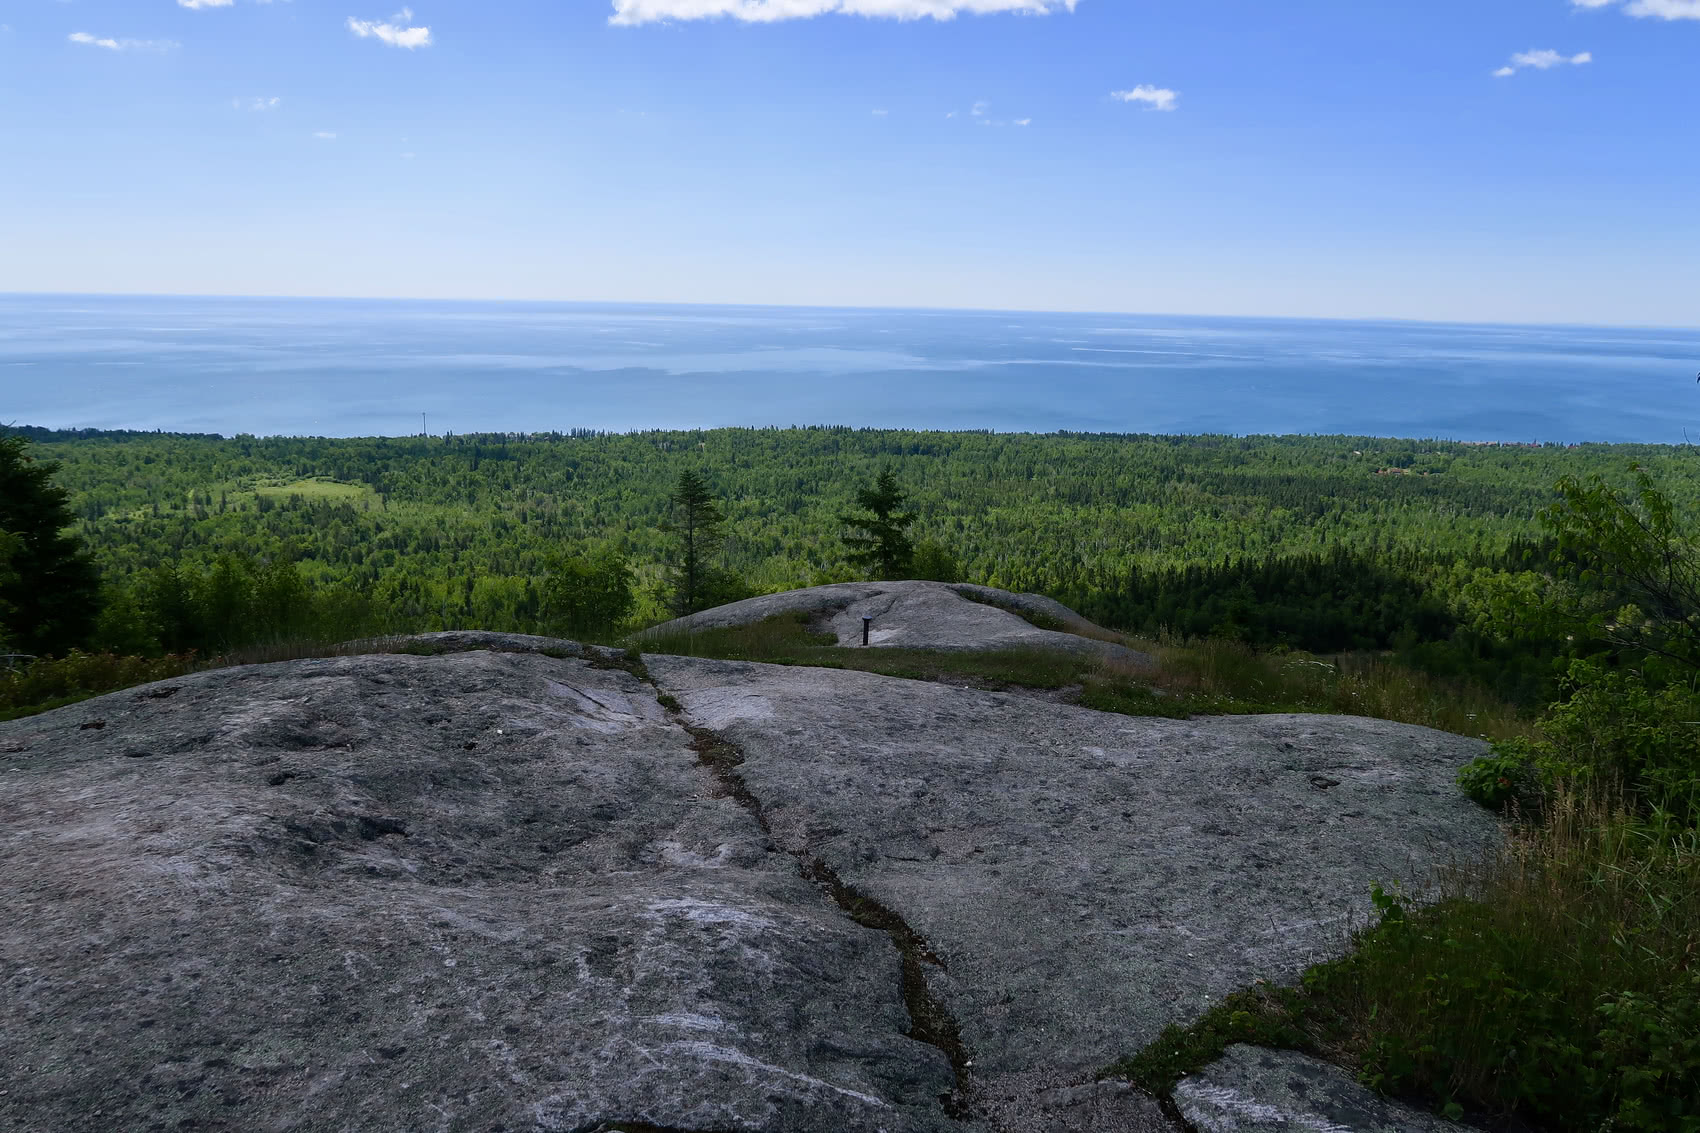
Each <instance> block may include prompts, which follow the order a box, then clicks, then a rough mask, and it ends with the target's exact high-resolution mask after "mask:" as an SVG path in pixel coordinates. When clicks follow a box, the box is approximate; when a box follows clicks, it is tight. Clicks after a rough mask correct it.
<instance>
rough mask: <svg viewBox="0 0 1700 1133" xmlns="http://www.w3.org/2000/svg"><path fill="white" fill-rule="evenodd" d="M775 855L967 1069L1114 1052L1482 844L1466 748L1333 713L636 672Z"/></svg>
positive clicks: (1333, 948)
mask: <svg viewBox="0 0 1700 1133" xmlns="http://www.w3.org/2000/svg"><path fill="white" fill-rule="evenodd" d="M650 671H651V673H652V674H653V675H654V677H655V679H656V681H657V683H658V684H660V685H661V686H662V687H664V688H666V689H667V690H668V691H669V692H670V693H672V695H674V696H675V697H677V698H678V700H679V701H680V702H681V703H682V704H683V706H684V715H685V718H686V719H687V720H689V721H690V722H691V723H692V724H694V725H696V726H699V727H701V728H705V729H708V730H711V731H713V732H714V733H716V734H717V735H720V736H723V737H725V738H727V739H728V740H730V741H732V742H733V743H734V744H736V745H737V747H738V748H739V749H740V750H741V751H742V753H743V756H744V762H743V764H742V765H741V766H740V767H739V768H738V775H739V776H740V777H741V779H742V780H743V782H744V783H746V784H747V785H748V788H749V790H750V792H751V793H752V794H753V795H754V796H755V797H756V798H758V799H759V800H761V803H762V807H763V812H764V815H765V818H766V820H767V822H768V824H769V826H770V827H771V829H772V831H773V836H774V838H775V840H776V841H778V842H779V844H780V845H782V846H784V847H786V848H787V849H789V850H791V851H792V852H793V853H797V854H800V855H804V856H806V857H808V858H811V859H815V858H818V859H820V860H821V861H823V862H825V863H826V864H827V865H828V866H830V867H831V868H832V869H833V870H834V871H835V872H836V873H837V875H838V876H839V877H840V878H842V879H843V881H844V882H845V883H846V884H848V885H851V886H853V887H854V888H856V889H857V890H858V891H860V892H862V893H865V894H867V895H869V896H871V897H872V898H874V899H875V900H877V901H879V902H880V903H882V904H883V905H885V906H887V907H889V908H891V909H893V910H895V911H896V912H897V913H899V914H900V915H902V916H903V917H904V918H905V919H906V921H907V922H908V923H909V924H910V925H911V926H912V927H913V928H914V930H915V931H916V932H917V933H919V934H920V935H921V936H922V937H924V938H925V939H926V940H927V942H928V943H929V945H930V946H931V948H932V950H933V951H934V952H935V953H936V955H937V957H938V959H939V964H938V965H937V966H935V967H931V968H929V969H928V973H927V974H928V982H929V984H930V985H931V986H933V987H935V988H936V989H937V991H938V993H939V995H940V996H941V997H942V998H943V1000H944V1001H945V1002H946V1004H947V1005H948V1006H949V1007H950V1009H951V1011H952V1013H953V1014H954V1016H955V1018H956V1020H957V1022H958V1024H959V1025H960V1027H961V1032H962V1038H963V1041H964V1042H965V1043H966V1044H967V1046H968V1047H969V1048H970V1049H972V1050H973V1051H974V1056H975V1070H976V1072H977V1073H980V1074H983V1075H996V1074H1005V1073H1021V1072H1026V1071H1033V1070H1054V1071H1059V1072H1062V1071H1069V1070H1078V1069H1080V1068H1083V1067H1089V1066H1091V1065H1094V1063H1095V1062H1096V1063H1097V1064H1100V1065H1101V1064H1102V1062H1103V1055H1104V1053H1105V1052H1106V1051H1109V1050H1114V1049H1118V1048H1122V1049H1128V1050H1136V1049H1138V1048H1140V1047H1143V1046H1144V1045H1145V1044H1147V1043H1148V1042H1150V1041H1151V1040H1152V1039H1153V1038H1155V1037H1156V1036H1157V1033H1158V1032H1159V1031H1160V1030H1162V1028H1163V1027H1164V1026H1165V1025H1167V1024H1169V1023H1172V1022H1177V1021H1186V1020H1190V1019H1193V1018H1196V1017H1197V1016H1198V1015H1200V1014H1202V1013H1203V1012H1204V1011H1205V1010H1206V1009H1207V1008H1208V1007H1209V1006H1210V1005H1211V1004H1212V1003H1213V1002H1215V1001H1216V1000H1217V999H1219V998H1220V997H1222V996H1224V995H1226V994H1228V993H1229V992H1231V991H1235V990H1238V989H1240V988H1243V987H1245V986H1247V985H1249V984H1250V983H1252V982H1253V981H1254V980H1257V979H1265V980H1268V981H1271V982H1288V981H1291V980H1292V979H1294V978H1296V977H1297V976H1298V975H1299V974H1300V972H1302V970H1303V969H1304V968H1305V967H1306V966H1308V965H1309V964H1311V963H1313V962H1315V961H1317V960H1319V959H1322V958H1324V957H1326V956H1331V955H1336V954H1338V953H1339V952H1341V951H1342V950H1343V949H1344V946H1345V944H1346V942H1347V938H1348V936H1349V933H1350V931H1351V929H1352V928H1353V927H1359V926H1362V925H1363V924H1365V923H1366V922H1367V921H1368V919H1369V917H1370V915H1371V912H1372V907H1371V905H1370V902H1369V890H1370V886H1371V884H1372V883H1374V882H1377V881H1379V882H1382V883H1385V884H1389V885H1390V884H1392V883H1394V882H1399V881H1403V882H1407V883H1417V882H1421V881H1423V880H1424V879H1426V878H1427V876H1428V875H1429V874H1430V873H1431V871H1432V870H1433V869H1434V868H1435V867H1436V866H1438V865H1443V864H1445V863H1446V862H1447V861H1449V860H1451V859H1453V858H1454V856H1457V855H1465V856H1467V855H1470V854H1472V853H1473V852H1474V851H1476V850H1477V849H1479V848H1482V847H1483V846H1484V845H1485V844H1486V843H1487V842H1488V840H1489V839H1492V838H1494V837H1495V836H1496V827H1495V824H1494V821H1493V819H1492V818H1491V817H1490V816H1489V815H1488V814H1487V813H1486V812H1485V811H1483V810H1482V809H1481V808H1480V807H1477V806H1475V805H1474V804H1473V803H1471V802H1470V801H1469V800H1468V799H1466V798H1465V797H1464V796H1463V794H1462V793H1461V792H1459V790H1458V789H1457V787H1456V785H1455V784H1454V782H1453V776H1454V774H1455V772H1456V770H1457V768H1458V767H1459V766H1460V765H1462V764H1463V763H1465V762H1467V761H1468V760H1470V759H1471V758H1473V757H1474V756H1476V755H1477V754H1480V752H1481V751H1482V750H1483V745H1482V744H1481V743H1480V742H1479V741H1475V740H1468V739H1464V738H1462V737H1458V736H1452V735H1447V734H1444V733H1441V732H1436V731H1433V730H1430V729H1426V728H1417V727H1411V726H1408V725H1403V724H1393V723H1388V722H1386V721H1381V720H1365V719H1358V718H1350V717H1335V716H1238V717H1213V718H1203V719H1195V720H1189V721H1181V720H1165V719H1149V718H1132V717H1127V716H1118V715H1113V714H1108V713H1103V712H1095V711H1092V710H1090V709H1085V708H1075V707H1071V706H1067V705H1057V704H1051V703H1046V702H1042V701H1036V700H1032V699H1029V698H1026V697H1019V696H1009V695H1004V694H996V693H986V692H980V691H975V690H969V689H958V688H952V687H948V686H943V685H938V684H925V683H920V682H912V681H900V680H895V679H893V678H890V677H880V676H874V675H871V674H866V673H853V672H843V671H839V670H829V669H807V668H782V667H776V666H768V665H753V664H748V663H743V662H732V661H700V660H682V659H674V658H662V657H658V658H651V659H650Z"/></svg>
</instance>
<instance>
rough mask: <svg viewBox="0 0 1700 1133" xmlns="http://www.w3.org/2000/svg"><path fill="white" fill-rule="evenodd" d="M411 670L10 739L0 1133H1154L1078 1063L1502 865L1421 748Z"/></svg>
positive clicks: (728, 674) (632, 681) (524, 659)
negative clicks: (1395, 905)
mask: <svg viewBox="0 0 1700 1133" xmlns="http://www.w3.org/2000/svg"><path fill="white" fill-rule="evenodd" d="M416 644H417V646H418V647H419V648H424V649H462V650H466V649H473V650H478V651H471V652H449V653H444V654H442V655H434V656H414V655H400V654H391V655H372V656H360V657H339V658H334V659H329V660H318V661H292V662H283V663H279V664H274V665H264V666H251V667H245V668H236V669H226V670H218V671H212V672H206V673H200V674H196V675H193V676H188V677H184V678H180V679H177V680H173V681H169V682H164V683H161V684H156V685H151V686H146V687H143V688H139V689H132V690H128V691H125V692H121V693H115V694H112V695H110V696H105V697H101V698H98V699H95V700H91V701H87V702H84V703H82V704H78V705H74V706H72V707H69V708H64V709H60V710H58V711H55V712H51V713H48V714H45V715H42V716H39V717H34V718H30V719H25V720H19V721H14V722H11V723H5V724H0V855H3V859H4V861H5V862H6V863H7V871H6V874H5V879H4V882H3V883H0V884H3V886H4V888H3V889H0V988H3V989H4V995H5V999H6V1004H7V1006H6V1009H5V1020H4V1022H5V1025H4V1026H0V1128H29V1129H36V1128H41V1129H55V1130H110V1129H131V1128H134V1129H152V1128H161V1129H175V1128H200V1129H242V1130H247V1129H279V1130H284V1129H288V1130H307V1131H320V1130H323V1131H329V1130H345V1129H363V1130H365V1129H370V1130H402V1129H408V1130H414V1129H420V1130H461V1129H478V1130H493V1129H498V1128H501V1129H507V1130H520V1129H525V1130H531V1129H544V1130H572V1131H575V1133H590V1131H593V1130H602V1131H609V1130H617V1129H624V1130H667V1131H678V1133H691V1131H700V1133H709V1131H731V1130H741V1131H763V1133H811V1131H815V1130H819V1131H823V1133H824V1131H829V1130H830V1131H837V1130H846V1131H861V1130H866V1131H867V1133H876V1131H878V1130H886V1131H887V1133H919V1131H923V1130H925V1131H940V1133H969V1131H971V1130H978V1131H984V1133H992V1131H997V1133H1006V1131H1007V1133H1013V1131H1015V1130H1022V1131H1023V1133H1025V1131H1027V1130H1030V1129H1055V1130H1059V1131H1061V1130H1074V1129H1080V1130H1086V1129H1091V1130H1093V1131H1094V1133H1114V1131H1140V1133H1144V1131H1147V1130H1149V1131H1153V1133H1155V1131H1156V1130H1160V1129H1165V1128H1166V1127H1167V1125H1168V1122H1167V1119H1165V1118H1164V1117H1163V1116H1162V1114H1161V1112H1160V1111H1159V1110H1158V1109H1157V1108H1156V1106H1155V1105H1154V1103H1152V1102H1151V1101H1150V1100H1149V1099H1145V1098H1142V1097H1140V1096H1139V1095H1137V1093H1135V1092H1133V1091H1130V1090H1128V1089H1127V1088H1126V1087H1125V1086H1118V1085H1115V1084H1094V1083H1093V1082H1092V1075H1093V1072H1094V1071H1095V1070H1096V1069H1097V1068H1099V1067H1101V1066H1103V1065H1105V1064H1107V1063H1109V1062H1111V1061H1113V1060H1114V1059H1115V1058H1117V1057H1118V1056H1120V1055H1122V1054H1125V1053H1128V1052H1130V1051H1132V1050H1135V1049H1137V1048H1138V1047H1140V1046H1141V1045H1143V1044H1144V1043H1145V1042H1146V1041H1148V1039H1149V1038H1150V1037H1151V1036H1153V1035H1155V1034H1156V1032H1157V1031H1158V1030H1159V1029H1160V1028H1161V1027H1162V1026H1163V1025H1164V1024H1165V1023H1167V1022H1170V1021H1175V1020H1185V1019H1189V1018H1191V1017H1194V1016H1196V1015H1197V1013H1198V1012H1199V1011H1200V1010H1202V1009H1203V1008H1204V1007H1205V1006H1207V1005H1208V1003H1209V1002H1210V1001H1211V1000H1212V999H1213V998H1214V997H1216V996H1219V995H1221V994H1224V993H1225V992H1227V991H1229V990H1233V989H1235V988H1238V987H1240V986H1243V985H1244V984H1246V983H1249V982H1250V981H1251V980H1252V979H1254V978H1258V977H1262V978H1267V979H1272V980H1280V979H1286V978H1290V977H1291V976H1293V975H1294V974H1296V973H1297V971H1298V970H1299V969H1300V968H1301V967H1302V966H1303V965H1304V964H1305V963H1306V962H1307V961H1309V960H1311V959H1314V958H1319V957H1321V956H1324V955H1329V954H1333V953H1335V952H1337V951H1338V950H1339V949H1340V948H1341V947H1342V946H1343V944H1344V942H1345V932H1346V926H1347V924H1348V922H1349V920H1350V919H1351V918H1352V917H1362V916H1363V915H1365V908H1364V895H1365V893H1366V891H1367V888H1368V885H1369V883H1370V882H1371V881H1372V880H1382V881H1392V880H1394V879H1405V880H1416V879H1419V878H1420V877H1421V876H1422V875H1423V874H1424V873H1425V872H1426V871H1427V870H1428V869H1429V868H1430V867H1431V866H1432V865H1434V864H1435V863H1436V862H1439V861H1442V860H1444V859H1445V858H1446V857H1447V856H1449V855H1451V854H1463V853H1468V852H1469V851H1470V849H1471V848H1473V847H1475V846H1478V845H1480V844H1482V843H1483V842H1484V841H1485V840H1487V839H1490V838H1492V837H1493V835H1494V827H1493V822H1492V820H1491V819H1490V818H1489V817H1488V816H1487V815H1486V814H1485V812H1480V811H1478V810H1476V809H1474V808H1472V807H1471V806H1470V805H1469V804H1468V803H1467V802H1466V801H1465V800H1463V799H1462V797H1461V796H1460V795H1459V794H1458V793H1457V791H1456V789H1455V788H1454V787H1453V786H1452V782H1451V777H1452V773H1453V771H1454V770H1455V769H1456V767H1457V765H1458V764H1460V763H1461V762H1463V761H1464V760H1466V759H1468V758H1470V757H1471V756H1472V755H1474V754H1476V752H1477V751H1478V750H1479V745H1478V744H1476V743H1474V742H1472V741H1467V740H1462V739H1459V738H1457V737H1451V736H1444V735H1441V734H1439V733H1435V732H1430V731H1426V730H1424V729H1419V728H1406V727H1402V726H1400V725H1394V724H1385V723H1381V722H1377V721H1363V720H1351V719H1343V718H1333V717H1258V718H1242V719H1234V718H1218V719H1209V720H1195V721H1191V722H1178V721H1170V720H1147V719H1133V718H1128V717H1121V716H1111V715H1105V714H1101V713H1096V712H1092V711H1089V710H1085V709H1079V708H1071V707H1063V706H1057V705H1051V704H1047V703H1044V702H1040V701H1035V700H1028V699H1024V698H1019V697H1009V696H1004V695H1001V694H988V693H985V692H977V691H972V690H963V689H956V688H952V687H948V686H943V685H937V684H926V683H919V682H908V681H900V680H895V679H891V678H883V677H875V676H869V675H866V674H861V673H854V672H843V671H837V670H813V669H788V668H780V667H773V666H762V665H749V664H737V663H727V662H713V661H701V660H689V659H681V658H661V657H649V658H647V659H646V660H647V663H648V671H647V673H645V672H642V671H641V670H640V671H637V672H627V671H623V670H621V669H620V668H617V667H615V666H616V665H617V664H618V663H619V662H618V660H617V659H616V656H615V655H613V654H610V653H607V652H605V651H596V650H585V649H581V648H580V647H577V646H573V645H572V644H571V643H567V642H552V641H551V640H550V639H539V638H518V637H508V636H497V635H477V634H471V635H459V636H443V635H437V636H434V637H432V638H430V639H423V640H421V641H419V642H418V643H416ZM491 650H500V651H491ZM663 694H665V695H667V696H669V697H670V698H676V700H677V702H678V703H679V704H680V705H681V708H680V710H679V711H677V712H673V711H669V710H667V709H664V708H663V707H662V706H661V704H660V703H659V702H658V697H659V696H660V695H663Z"/></svg>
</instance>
